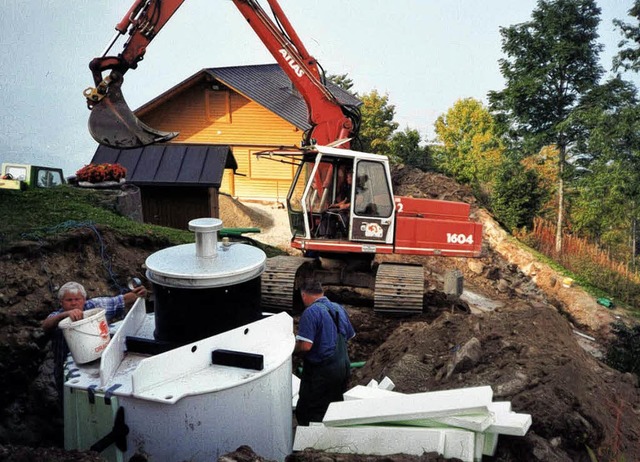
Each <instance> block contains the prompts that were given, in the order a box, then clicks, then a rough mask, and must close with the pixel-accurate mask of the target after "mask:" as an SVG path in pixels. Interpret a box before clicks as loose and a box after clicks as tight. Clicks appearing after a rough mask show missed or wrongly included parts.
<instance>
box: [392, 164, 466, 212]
mask: <svg viewBox="0 0 640 462" xmlns="http://www.w3.org/2000/svg"><path fill="white" fill-rule="evenodd" d="M391 181H392V182H393V190H394V192H395V194H396V195H398V196H411V197H424V198H427V199H438V200H443V201H461V202H466V203H468V204H471V205H475V204H476V198H475V196H474V195H473V192H472V191H471V188H469V187H467V186H463V185H460V184H459V183H457V182H456V181H455V180H453V179H451V178H449V177H447V176H445V175H441V174H439V173H433V172H423V171H422V170H420V169H417V168H413V167H407V166H399V167H395V168H393V169H392V172H391Z"/></svg>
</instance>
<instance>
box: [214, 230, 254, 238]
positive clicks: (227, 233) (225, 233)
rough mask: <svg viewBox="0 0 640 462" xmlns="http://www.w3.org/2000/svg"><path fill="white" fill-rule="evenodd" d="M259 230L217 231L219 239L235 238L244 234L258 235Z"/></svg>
mask: <svg viewBox="0 0 640 462" xmlns="http://www.w3.org/2000/svg"><path fill="white" fill-rule="evenodd" d="M259 232H260V228H222V229H220V230H219V231H218V236H220V237H237V236H241V235H242V234H244V233H259Z"/></svg>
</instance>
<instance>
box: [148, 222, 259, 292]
mask: <svg viewBox="0 0 640 462" xmlns="http://www.w3.org/2000/svg"><path fill="white" fill-rule="evenodd" d="M203 220H204V219H203ZM193 221H198V220H193ZM193 221H192V222H190V223H189V225H190V226H191V224H192V223H193ZM217 221H220V220H217ZM220 224H221V222H220ZM201 225H203V224H198V223H196V226H201ZM203 226H205V227H206V226H209V225H207V224H206V223H205V224H204V225H203ZM215 226H217V225H215ZM198 231H203V230H201V229H199V230H198ZM212 231H213V230H212ZM204 232H207V231H206V230H205V231H204ZM216 247H217V249H216V250H217V251H216V253H215V256H214V257H213V258H211V257H207V258H204V257H199V256H197V255H196V244H183V245H177V246H174V247H169V248H167V249H163V250H160V251H158V252H155V253H153V254H151V255H150V256H149V257H148V258H147V260H146V261H145V265H146V267H147V278H148V279H149V280H150V281H151V282H154V283H156V284H160V285H162V286H166V287H180V288H200V289H206V288H213V287H223V286H230V285H234V284H240V283H242V282H246V281H249V280H251V279H253V278H256V277H258V276H260V275H261V274H262V272H263V271H264V267H265V262H266V260H267V256H266V254H265V253H264V252H263V251H262V250H261V249H259V248H257V247H253V246H250V245H247V244H239V243H231V244H220V243H216Z"/></svg>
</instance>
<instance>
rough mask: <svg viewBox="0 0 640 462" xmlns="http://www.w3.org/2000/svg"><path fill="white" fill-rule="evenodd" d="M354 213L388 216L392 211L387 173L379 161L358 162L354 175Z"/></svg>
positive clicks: (369, 215)
mask: <svg viewBox="0 0 640 462" xmlns="http://www.w3.org/2000/svg"><path fill="white" fill-rule="evenodd" d="M355 186H356V193H355V208H354V213H355V214H356V215H361V216H367V217H379V218H388V217H390V216H391V214H392V212H393V197H392V195H391V190H390V188H389V184H388V183H387V175H386V171H385V168H384V165H382V164H381V163H380V162H372V161H360V162H358V167H357V172H356V176H355Z"/></svg>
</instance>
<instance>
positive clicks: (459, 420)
mask: <svg viewBox="0 0 640 462" xmlns="http://www.w3.org/2000/svg"><path fill="white" fill-rule="evenodd" d="M400 394H401V393H398V392H394V391H389V390H383V389H381V388H370V387H363V386H362V385H356V386H355V387H353V388H351V389H350V390H347V391H346V392H345V394H344V395H343V396H344V399H345V400H352V399H369V398H383V397H385V396H394V395H400ZM405 396H411V395H405ZM491 404H493V403H490V405H489V408H490V407H491ZM508 404H510V403H508ZM509 407H510V406H509ZM497 409H499V410H500V409H503V407H502V406H498V407H497ZM493 421H494V418H493V414H492V413H491V412H484V413H480V414H477V415H465V416H443V417H435V418H432V419H414V420H410V421H404V420H403V421H396V422H393V423H394V424H397V425H407V426H421V427H441V426H443V425H445V426H449V427H458V428H463V429H465V430H472V431H476V432H482V431H485V430H486V429H487V428H488V427H489V425H491V424H492V423H493Z"/></svg>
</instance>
